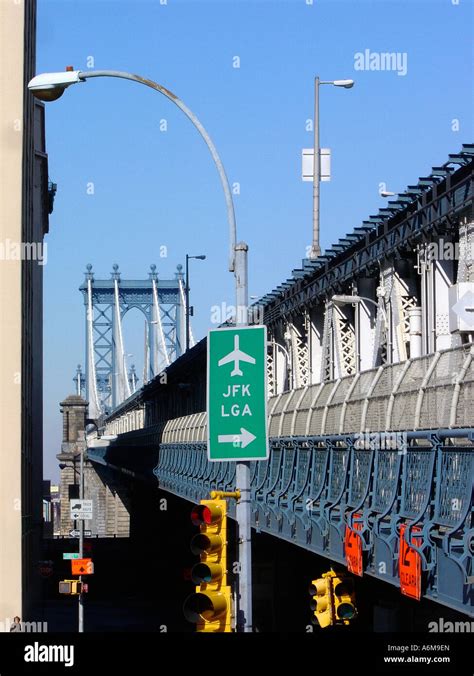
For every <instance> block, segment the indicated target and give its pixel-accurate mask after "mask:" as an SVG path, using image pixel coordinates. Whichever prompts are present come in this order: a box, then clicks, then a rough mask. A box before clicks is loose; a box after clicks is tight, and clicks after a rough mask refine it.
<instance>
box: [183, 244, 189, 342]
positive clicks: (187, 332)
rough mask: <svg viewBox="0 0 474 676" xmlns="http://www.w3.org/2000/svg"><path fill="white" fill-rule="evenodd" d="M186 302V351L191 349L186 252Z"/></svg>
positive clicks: (187, 260)
mask: <svg viewBox="0 0 474 676" xmlns="http://www.w3.org/2000/svg"><path fill="white" fill-rule="evenodd" d="M184 297H185V303H186V308H185V310H186V352H187V351H188V350H189V256H188V254H186V286H185V289H184Z"/></svg>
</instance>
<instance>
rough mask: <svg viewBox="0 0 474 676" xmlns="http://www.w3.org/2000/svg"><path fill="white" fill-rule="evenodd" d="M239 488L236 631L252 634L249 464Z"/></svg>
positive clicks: (242, 466)
mask: <svg viewBox="0 0 474 676" xmlns="http://www.w3.org/2000/svg"><path fill="white" fill-rule="evenodd" d="M247 253H248V245H247V244H245V243H244V242H239V244H237V245H236V247H235V291H236V318H235V323H236V326H237V327H239V326H246V325H247V306H248V281H247V279H248V262H247ZM236 487H237V489H238V490H240V500H239V501H238V502H237V508H236V520H237V525H238V537H239V564H240V568H239V594H238V599H239V603H238V611H237V630H238V631H244V632H251V631H252V540H251V534H252V528H251V502H250V462H237V463H236Z"/></svg>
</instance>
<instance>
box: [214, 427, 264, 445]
mask: <svg viewBox="0 0 474 676" xmlns="http://www.w3.org/2000/svg"><path fill="white" fill-rule="evenodd" d="M256 438H257V437H256V436H255V434H252V432H249V431H248V430H246V429H244V428H243V427H241V428H240V434H219V436H218V437H217V441H218V442H219V443H220V444H240V445H241V448H245V447H246V446H248V445H249V444H251V443H252V441H253V440H254V439H256Z"/></svg>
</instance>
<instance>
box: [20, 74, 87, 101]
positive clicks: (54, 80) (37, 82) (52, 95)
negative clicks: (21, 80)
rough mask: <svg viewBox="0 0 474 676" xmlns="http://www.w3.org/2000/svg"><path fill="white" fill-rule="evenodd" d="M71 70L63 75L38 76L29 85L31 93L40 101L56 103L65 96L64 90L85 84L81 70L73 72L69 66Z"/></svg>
mask: <svg viewBox="0 0 474 676" xmlns="http://www.w3.org/2000/svg"><path fill="white" fill-rule="evenodd" d="M68 68H69V70H66V71H64V72H63V73H42V74H41V75H36V76H35V77H34V78H33V79H32V80H30V81H29V83H28V89H29V90H30V92H31V93H32V94H33V96H35V97H36V98H37V99H40V101H56V100H57V99H59V98H60V97H61V96H62V95H63V94H64V90H65V89H66V88H67V87H69V86H70V85H72V84H75V83H76V82H84V80H82V79H81V78H80V71H79V70H72V66H68Z"/></svg>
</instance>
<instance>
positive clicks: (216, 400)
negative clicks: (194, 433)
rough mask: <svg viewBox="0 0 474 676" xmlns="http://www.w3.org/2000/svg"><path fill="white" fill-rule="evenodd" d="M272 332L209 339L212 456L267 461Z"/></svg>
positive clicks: (257, 329) (262, 329)
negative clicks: (270, 341)
mask: <svg viewBox="0 0 474 676" xmlns="http://www.w3.org/2000/svg"><path fill="white" fill-rule="evenodd" d="M266 355H267V327H266V326H246V327H242V328H229V329H227V328H224V329H214V330H212V331H209V336H208V339H207V456H208V458H209V460H211V461H213V460H214V461H218V460H266V459H267V458H268V433H267V356H266Z"/></svg>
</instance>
